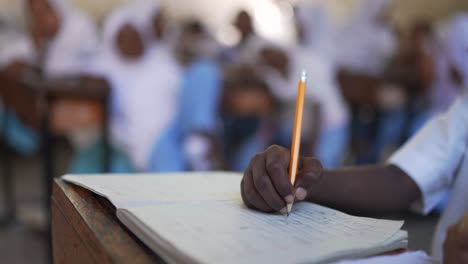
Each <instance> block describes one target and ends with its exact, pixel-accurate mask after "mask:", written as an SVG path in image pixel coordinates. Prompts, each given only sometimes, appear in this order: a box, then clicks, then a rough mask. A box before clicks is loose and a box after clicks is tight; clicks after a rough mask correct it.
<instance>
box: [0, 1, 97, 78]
mask: <svg viewBox="0 0 468 264" xmlns="http://www.w3.org/2000/svg"><path fill="white" fill-rule="evenodd" d="M49 1H50V4H51V6H52V8H53V9H54V11H55V12H57V14H58V16H59V19H60V28H59V31H58V32H57V35H56V36H55V37H54V38H53V39H52V40H51V42H50V43H48V47H47V52H46V55H45V58H44V62H43V63H44V65H43V67H44V72H45V74H46V76H48V77H60V76H64V75H65V76H70V75H77V74H78V75H79V74H86V73H88V71H89V69H90V67H91V66H92V64H93V63H94V59H95V58H96V55H97V50H98V47H99V46H98V33H97V28H96V25H95V24H94V22H93V21H92V19H91V18H90V17H89V16H87V15H86V14H85V13H83V12H82V11H80V10H78V9H75V8H73V7H72V6H71V5H69V4H68V2H67V1H66V0H49ZM23 8H24V9H25V10H26V8H27V6H26V3H25V2H23ZM6 38H8V39H7V40H5V42H4V43H5V44H4V45H1V47H0V67H2V66H3V67H4V66H7V65H8V64H10V63H12V62H14V61H15V60H21V61H24V62H27V63H30V64H37V63H38V61H37V59H38V58H37V56H38V55H37V51H36V50H35V48H34V45H33V43H32V39H31V37H30V35H29V32H28V31H27V30H26V29H24V30H22V31H18V30H16V31H12V32H9V33H8V35H7V36H6ZM2 42H3V41H2Z"/></svg>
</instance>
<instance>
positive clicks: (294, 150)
mask: <svg viewBox="0 0 468 264" xmlns="http://www.w3.org/2000/svg"><path fill="white" fill-rule="evenodd" d="M306 82H307V74H306V71H305V70H302V73H301V80H300V81H299V85H298V91H297V99H296V114H295V115H294V130H293V135H292V142H291V156H290V157H289V179H290V180H291V184H292V186H293V188H294V184H295V183H296V175H297V167H298V163H299V150H300V147H301V134H302V117H303V115H304V96H305V89H306ZM293 203H294V201H293V202H291V203H289V204H288V205H287V207H288V216H289V213H290V212H291V209H292V206H293Z"/></svg>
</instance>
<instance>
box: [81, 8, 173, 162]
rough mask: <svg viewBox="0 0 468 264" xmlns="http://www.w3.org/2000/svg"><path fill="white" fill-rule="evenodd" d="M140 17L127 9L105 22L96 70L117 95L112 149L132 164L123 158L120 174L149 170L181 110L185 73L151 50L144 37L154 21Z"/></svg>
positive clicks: (113, 102)
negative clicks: (158, 145) (159, 143)
mask: <svg viewBox="0 0 468 264" xmlns="http://www.w3.org/2000/svg"><path fill="white" fill-rule="evenodd" d="M140 11H141V9H139V8H135V6H134V5H132V4H130V5H124V6H122V7H120V8H118V9H117V10H115V11H113V12H112V14H111V15H110V16H109V17H108V18H106V21H105V23H104V30H103V43H102V49H101V52H100V59H99V64H98V66H96V67H95V71H96V72H97V73H98V74H102V75H103V76H104V77H105V78H106V79H107V81H108V82H109V84H110V86H111V89H112V95H111V109H110V111H111V118H110V122H111V123H110V127H111V134H112V142H113V145H114V147H115V148H116V149H118V150H119V151H120V152H124V153H125V154H126V155H127V156H128V158H129V160H130V162H128V160H126V159H125V157H124V156H120V157H121V159H120V164H117V165H116V166H118V167H119V168H120V170H121V171H128V170H131V169H135V170H137V171H148V170H149V169H150V167H151V166H150V156H151V152H152V149H153V146H154V145H155V144H156V142H157V141H158V140H159V139H160V138H161V137H162V135H163V133H164V131H165V130H166V129H167V128H168V127H169V125H170V123H171V122H172V121H173V119H174V117H175V114H176V108H177V105H178V93H179V87H180V68H179V66H178V65H177V63H176V61H175V59H174V57H173V56H171V54H169V53H167V52H162V51H161V50H159V49H158V47H157V46H155V45H149V44H148V42H147V41H146V39H145V36H146V29H147V25H148V23H149V16H146V15H142V13H141V12H140ZM155 115H156V116H155ZM89 151H90V152H92V151H93V149H90V150H89ZM168 155H169V154H168ZM87 161H90V160H81V161H78V162H79V163H81V164H83V163H86V162H87ZM91 162H92V161H91ZM174 162H177V160H176V161H174ZM129 164H130V165H131V167H132V168H129V166H128V165H129ZM90 165H92V164H90ZM82 167H85V166H82ZM90 167H91V166H88V169H92V168H90Z"/></svg>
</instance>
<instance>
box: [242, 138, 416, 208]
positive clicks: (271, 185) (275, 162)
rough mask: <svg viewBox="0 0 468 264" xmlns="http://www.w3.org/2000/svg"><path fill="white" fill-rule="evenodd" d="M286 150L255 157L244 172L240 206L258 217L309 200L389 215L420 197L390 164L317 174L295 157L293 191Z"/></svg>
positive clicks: (315, 165)
mask: <svg viewBox="0 0 468 264" xmlns="http://www.w3.org/2000/svg"><path fill="white" fill-rule="evenodd" d="M288 166H289V150H288V149H285V148H283V147H280V146H271V147H270V148H268V149H267V150H266V151H264V152H262V153H259V154H257V155H255V156H254V157H253V159H252V161H251V162H250V165H249V167H248V168H247V169H246V170H245V172H244V177H243V179H242V182H241V193H242V199H243V200H244V203H245V204H246V205H247V206H248V207H249V208H252V209H256V210H260V211H263V212H279V211H281V212H284V208H285V207H286V203H290V202H292V201H293V200H294V199H296V200H297V201H309V202H315V203H319V204H323V205H326V206H330V207H333V208H336V209H338V210H342V211H346V212H352V213H359V214H366V215H370V214H394V213H401V212H404V211H405V210H407V209H408V207H409V206H410V204H411V203H412V202H413V201H415V200H416V199H418V198H420V197H421V193H420V191H419V188H418V187H417V185H416V183H414V182H413V180H412V179H411V178H410V177H409V176H408V175H407V174H406V173H404V172H403V171H402V170H400V169H398V168H397V167H395V166H392V165H374V166H368V167H354V168H344V169H338V170H323V168H322V165H321V163H320V161H319V160H317V159H314V158H310V157H301V159H300V165H299V172H298V177H297V181H296V184H295V187H294V188H293V186H292V185H291V182H290V181H289V177H288Z"/></svg>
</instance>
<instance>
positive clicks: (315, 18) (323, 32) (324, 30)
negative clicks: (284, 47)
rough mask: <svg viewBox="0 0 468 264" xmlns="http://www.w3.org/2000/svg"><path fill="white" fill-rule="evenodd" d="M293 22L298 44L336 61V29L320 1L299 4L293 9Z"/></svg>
mask: <svg viewBox="0 0 468 264" xmlns="http://www.w3.org/2000/svg"><path fill="white" fill-rule="evenodd" d="M295 22H296V23H295V24H296V34H297V38H298V42H299V46H301V47H304V48H308V49H310V50H313V51H314V52H316V53H319V54H320V55H321V56H322V57H325V58H326V59H327V60H330V61H331V62H333V63H336V62H335V59H336V55H337V44H336V43H335V41H334V40H335V38H336V30H335V28H334V27H333V25H332V23H331V21H330V17H329V14H328V13H327V10H326V9H325V7H324V6H322V5H321V4H320V3H315V4H313V5H312V4H305V3H303V4H300V5H298V6H297V7H296V9H295Z"/></svg>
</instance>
